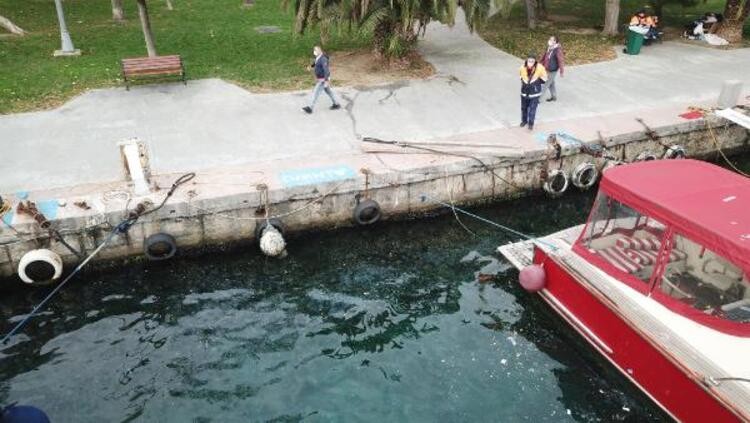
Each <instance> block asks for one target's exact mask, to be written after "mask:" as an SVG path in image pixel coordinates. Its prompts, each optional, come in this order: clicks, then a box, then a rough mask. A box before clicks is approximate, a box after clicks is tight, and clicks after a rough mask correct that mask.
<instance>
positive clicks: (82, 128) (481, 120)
mask: <svg viewBox="0 0 750 423" xmlns="http://www.w3.org/2000/svg"><path fill="white" fill-rule="evenodd" d="M459 21H460V19H459ZM540 48H541V46H540ZM420 50H421V51H422V53H423V54H424V56H425V57H426V59H427V60H428V61H430V62H431V63H433V65H434V66H435V68H436V70H437V75H435V76H434V77H432V78H429V79H427V80H419V81H404V82H401V83H396V84H391V85H388V86H379V87H366V88H339V89H338V90H337V95H339V96H340V97H341V99H342V104H343V105H345V109H344V110H340V111H329V110H327V106H328V103H327V99H326V98H325V97H321V101H320V103H319V104H318V108H317V109H316V111H315V114H314V115H312V116H307V115H305V114H304V113H303V112H302V111H301V110H300V107H302V106H303V105H304V104H305V102H306V100H307V98H308V95H309V93H308V92H293V93H280V94H252V93H250V92H248V91H246V90H243V89H241V88H239V87H236V86H234V85H232V84H229V83H226V82H223V81H220V80H215V79H209V80H198V81H189V82H188V86H187V87H184V86H182V85H181V84H168V85H149V86H139V87H135V88H133V89H131V91H130V92H126V91H125V90H124V88H111V89H102V90H94V91H91V92H88V93H86V94H83V95H81V96H79V97H77V98H75V99H73V100H72V101H70V102H68V103H67V104H65V105H64V106H62V107H60V108H58V109H55V110H51V111H43V112H34V113H25V114H18V115H6V116H0V146H2V151H3V154H2V160H0V175H1V176H2V178H0V192H4V193H8V192H14V191H17V190H40V189H49V188H54V187H64V186H73V185H80V184H90V183H100V182H107V181H117V180H121V179H122V178H123V170H122V164H121V162H120V156H119V151H118V149H117V147H116V143H117V142H118V141H121V140H123V139H125V138H131V137H139V138H141V139H143V140H144V141H146V142H147V143H148V145H149V148H150V150H151V152H150V153H151V159H152V169H153V171H154V173H157V174H161V173H174V172H182V171H195V170H202V169H211V168H219V167H224V166H236V165H247V164H254V163H255V164H258V165H260V164H261V163H270V162H276V163H279V161H287V160H288V161H292V162H298V163H299V162H306V163H308V164H311V165H313V164H314V163H315V162H316V161H317V160H321V161H325V159H326V158H330V157H334V156H335V157H341V156H346V155H350V154H351V155H357V154H359V153H360V152H361V149H360V144H359V139H360V138H361V137H363V136H372V137H379V138H383V139H399V140H412V141H413V140H430V139H436V138H442V139H445V138H449V137H452V136H456V135H460V134H467V133H477V132H483V131H492V130H498V129H502V128H507V127H510V126H514V125H517V124H518V122H519V120H520V113H519V99H518V91H519V83H518V77H517V69H518V67H519V66H520V62H521V61H520V60H519V59H517V58H515V57H513V56H510V55H508V54H506V53H503V52H501V51H499V50H497V49H495V48H493V47H492V46H490V45H488V44H487V43H485V42H484V41H483V40H481V39H480V38H479V37H478V36H476V35H472V34H469V32H468V31H467V29H466V27H465V26H464V25H457V26H456V27H455V28H453V29H449V28H447V27H445V26H443V25H439V24H434V25H431V26H430V27H429V29H428V32H427V36H426V38H425V39H424V40H422V41H421V43H420ZM748 67H750V50H748V49H740V50H730V51H721V50H713V49H708V48H702V47H697V46H689V45H685V44H681V43H664V44H662V45H656V46H652V47H647V48H645V49H644V50H642V54H641V55H639V56H621V57H619V58H618V59H616V60H614V61H611V62H606V63H599V64H593V65H584V66H577V67H570V68H569V69H568V72H567V75H566V77H565V78H563V79H561V80H559V83H560V88H559V97H560V101H558V102H556V103H553V104H548V103H545V104H543V105H542V106H541V107H540V109H539V113H538V116H539V118H538V119H539V121H540V122H542V123H543V122H551V121H557V120H563V119H565V120H570V119H576V118H583V117H591V116H597V115H605V114H616V113H624V112H633V111H637V110H642V109H647V108H663V107H678V106H682V107H684V106H687V105H690V104H696V103H698V102H706V101H707V100H709V99H712V98H716V97H717V96H718V93H719V90H720V86H721V82H722V81H723V80H725V79H739V80H742V81H743V82H744V84H745V87H746V88H747V87H749V86H750V72H746V71H744V70H745V69H747V68H748ZM334 77H335V75H334ZM334 82H335V81H334ZM643 117H644V118H646V119H647V121H648V116H643Z"/></svg>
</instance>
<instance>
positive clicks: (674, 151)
mask: <svg viewBox="0 0 750 423" xmlns="http://www.w3.org/2000/svg"><path fill="white" fill-rule="evenodd" d="M686 157H687V151H685V147H683V146H681V145H679V144H674V145H672V146H670V147H669V148H668V149H667V151H665V152H664V158H665V159H684V158H686Z"/></svg>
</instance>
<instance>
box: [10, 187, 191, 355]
mask: <svg viewBox="0 0 750 423" xmlns="http://www.w3.org/2000/svg"><path fill="white" fill-rule="evenodd" d="M194 177H195V173H186V174H184V175H182V176H180V177H179V178H177V180H176V181H175V182H174V183H173V184H172V187H171V188H170V189H169V191H168V192H167V195H166V196H164V199H163V200H162V202H161V203H160V204H159V205H158V206H156V207H154V208H152V209H149V210H146V209H145V206H142V207H140V208H136V210H134V211H132V212H130V214H129V215H128V216H127V217H126V218H125V219H124V220H123V221H122V222H120V223H119V224H118V225H117V226H115V227H114V229H112V231H111V232H110V233H109V235H108V236H107V238H105V239H104V241H103V242H102V243H101V244H99V246H98V247H96V249H95V250H94V251H92V252H91V254H89V255H88V256H87V257H86V258H85V259H83V261H81V263H79V264H78V266H76V268H75V269H73V271H72V272H70V274H69V275H68V276H67V277H66V278H65V279H63V281H62V282H60V283H59V284H58V285H57V286H56V287H55V288H54V289H53V290H52V291H51V292H50V293H49V294H47V296H46V297H44V299H43V300H42V301H41V302H40V303H39V304H37V305H36V306H35V307H34V308H33V309H32V310H31V312H30V313H29V314H27V315H26V317H24V318H23V320H21V321H20V322H18V324H17V325H16V326H15V327H14V328H13V329H11V331H10V332H8V333H7V334H6V335H5V336H4V337H3V339H2V340H0V345H5V344H7V343H8V340H9V339H10V337H11V336H13V335H15V334H16V333H17V332H18V331H19V330H20V329H21V328H23V327H24V326H25V325H26V323H28V322H29V320H31V318H33V317H34V316H35V315H36V314H37V313H38V312H39V310H41V309H42V307H44V306H45V305H46V304H47V302H49V301H50V300H51V299H52V297H54V296H55V294H57V293H58V292H59V291H60V290H61V289H62V288H63V287H64V286H65V285H66V284H67V283H68V281H70V280H71V279H73V276H75V275H76V274H77V273H78V272H80V271H81V269H83V267H84V266H86V265H87V264H88V262H89V261H91V259H93V258H94V256H96V255H97V254H99V252H100V251H101V250H102V249H103V248H104V247H105V246H106V245H107V244H108V243H109V242H110V241H112V238H114V237H115V235H118V234H124V233H126V232H127V231H128V230H129V229H130V227H131V226H133V225H134V224H135V222H136V221H138V219H140V218H141V217H142V216H146V215H148V214H151V213H154V212H156V211H157V210H159V209H161V208H162V207H164V204H166V202H167V200H169V198H170V197H171V196H172V194H174V192H175V191H176V190H177V188H179V187H180V185H182V184H185V183H187V182H188V181H190V180H191V179H193V178H194Z"/></svg>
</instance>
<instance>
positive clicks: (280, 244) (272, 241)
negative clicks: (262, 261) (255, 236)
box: [260, 225, 286, 258]
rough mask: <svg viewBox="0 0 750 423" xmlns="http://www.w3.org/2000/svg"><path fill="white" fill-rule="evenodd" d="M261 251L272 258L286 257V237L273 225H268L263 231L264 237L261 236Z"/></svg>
mask: <svg viewBox="0 0 750 423" xmlns="http://www.w3.org/2000/svg"><path fill="white" fill-rule="evenodd" d="M260 250H261V251H263V254H265V255H267V256H270V257H280V258H283V257H286V241H284V236H283V235H281V232H279V230H278V229H276V228H275V227H274V226H273V225H268V226H266V228H265V229H263V235H261V236H260Z"/></svg>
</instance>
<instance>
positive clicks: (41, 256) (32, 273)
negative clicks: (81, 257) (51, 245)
mask: <svg viewBox="0 0 750 423" xmlns="http://www.w3.org/2000/svg"><path fill="white" fill-rule="evenodd" d="M62 270H63V262H62V259H61V258H60V255H59V254H57V253H55V252H54V251H51V250H48V249H46V248H40V249H38V250H31V251H29V252H28V253H26V254H24V255H23V257H21V261H20V262H19V263H18V277H19V278H21V280H22V281H23V282H24V283H27V284H30V285H47V284H50V283H52V282H54V281H56V280H58V279H60V276H62Z"/></svg>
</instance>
